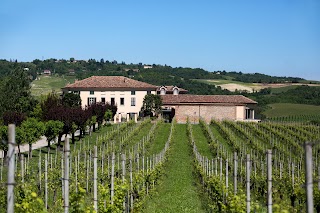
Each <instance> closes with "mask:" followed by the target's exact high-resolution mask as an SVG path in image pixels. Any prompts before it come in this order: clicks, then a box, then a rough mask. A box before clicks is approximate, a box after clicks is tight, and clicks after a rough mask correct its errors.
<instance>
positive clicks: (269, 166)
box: [267, 149, 272, 213]
mask: <svg viewBox="0 0 320 213" xmlns="http://www.w3.org/2000/svg"><path fill="white" fill-rule="evenodd" d="M267 170H268V171H267V175H268V177H267V180H268V191H267V199H268V201H267V205H268V213H272V150H271V149H268V150H267Z"/></svg>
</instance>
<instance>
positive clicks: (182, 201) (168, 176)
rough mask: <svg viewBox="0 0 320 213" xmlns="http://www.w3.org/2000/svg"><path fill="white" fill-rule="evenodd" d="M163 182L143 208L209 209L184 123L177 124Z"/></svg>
mask: <svg viewBox="0 0 320 213" xmlns="http://www.w3.org/2000/svg"><path fill="white" fill-rule="evenodd" d="M170 146H171V147H170V151H169V159H168V161H167V163H166V167H165V175H163V176H162V180H161V183H160V185H158V186H157V188H156V191H155V192H154V194H153V196H151V197H150V198H149V199H147V201H146V204H145V208H144V209H143V212H148V213H150V212H197V213H198V212H199V213H200V212H205V210H204V209H203V207H202V205H203V204H202V202H201V198H200V197H199V194H198V191H199V189H198V188H197V187H196V186H195V182H194V181H195V179H194V176H193V169H194V167H193V156H192V150H191V146H190V144H189V141H188V137H187V129H186V125H184V124H180V125H179V124H177V125H176V129H175V131H174V134H173V140H172V142H171V145H170Z"/></svg>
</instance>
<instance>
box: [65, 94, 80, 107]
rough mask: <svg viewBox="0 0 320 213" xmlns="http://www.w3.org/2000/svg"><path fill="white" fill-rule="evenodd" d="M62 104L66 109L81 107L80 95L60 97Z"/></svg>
mask: <svg viewBox="0 0 320 213" xmlns="http://www.w3.org/2000/svg"><path fill="white" fill-rule="evenodd" d="M62 104H63V105H65V106H68V107H78V106H81V98H80V95H79V94H75V93H66V94H64V95H63V97H62Z"/></svg>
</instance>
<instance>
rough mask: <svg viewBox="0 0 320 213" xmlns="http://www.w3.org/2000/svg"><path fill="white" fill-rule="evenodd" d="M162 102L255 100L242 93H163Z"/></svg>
mask: <svg viewBox="0 0 320 213" xmlns="http://www.w3.org/2000/svg"><path fill="white" fill-rule="evenodd" d="M161 97H162V102H163V104H181V103H229V104H256V103H257V102H255V101H253V100H251V99H250V98H247V97H245V96H243V95H163V96H161Z"/></svg>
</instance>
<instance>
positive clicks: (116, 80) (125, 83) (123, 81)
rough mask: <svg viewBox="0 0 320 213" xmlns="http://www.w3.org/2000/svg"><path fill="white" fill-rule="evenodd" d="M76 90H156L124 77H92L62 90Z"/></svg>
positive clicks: (150, 85) (153, 87)
mask: <svg viewBox="0 0 320 213" xmlns="http://www.w3.org/2000/svg"><path fill="white" fill-rule="evenodd" d="M76 88H82V89H85V88H93V89H94V88H96V89H107V88H150V89H156V88H157V86H154V85H152V84H148V83H145V82H141V81H137V80H133V79H131V78H127V77H124V76H92V77H90V78H86V79H83V80H81V81H77V82H75V83H73V84H69V85H67V86H66V87H65V88H64V89H76Z"/></svg>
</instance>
